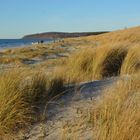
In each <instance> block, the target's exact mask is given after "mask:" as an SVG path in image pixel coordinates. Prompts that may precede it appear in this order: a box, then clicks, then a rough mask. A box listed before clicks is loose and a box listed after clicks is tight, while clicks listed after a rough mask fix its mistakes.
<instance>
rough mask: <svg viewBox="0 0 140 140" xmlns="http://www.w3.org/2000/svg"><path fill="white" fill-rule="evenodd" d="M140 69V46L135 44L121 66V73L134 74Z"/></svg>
mask: <svg viewBox="0 0 140 140" xmlns="http://www.w3.org/2000/svg"><path fill="white" fill-rule="evenodd" d="M139 71H140V46H137V45H136V46H134V47H132V48H130V49H129V51H128V54H127V56H126V58H125V60H124V63H123V65H122V68H121V75H124V74H127V75H128V74H129V75H130V74H133V73H138V72H139Z"/></svg>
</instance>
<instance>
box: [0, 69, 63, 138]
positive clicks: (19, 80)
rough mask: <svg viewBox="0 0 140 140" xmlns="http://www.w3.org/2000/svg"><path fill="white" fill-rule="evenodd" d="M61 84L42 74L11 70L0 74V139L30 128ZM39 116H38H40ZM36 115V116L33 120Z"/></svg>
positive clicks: (59, 81) (58, 91) (60, 87)
mask: <svg viewBox="0 0 140 140" xmlns="http://www.w3.org/2000/svg"><path fill="white" fill-rule="evenodd" d="M62 87H63V81H62V80H60V79H57V78H55V77H53V78H51V79H50V78H49V77H47V76H46V75H45V74H44V73H43V72H33V71H29V70H26V69H25V70H20V69H19V70H11V71H7V72H5V73H2V74H1V75H0V138H1V137H2V136H4V135H6V134H12V133H17V132H18V130H19V129H22V128H24V127H25V126H30V125H31V124H32V123H33V122H35V121H37V120H38V119H39V117H40V115H41V113H43V106H45V104H46V103H47V101H49V99H51V98H52V97H53V96H55V95H56V94H59V93H60V90H61V91H62V89H63V88H62ZM39 114H40V115H39ZM36 116H37V117H36Z"/></svg>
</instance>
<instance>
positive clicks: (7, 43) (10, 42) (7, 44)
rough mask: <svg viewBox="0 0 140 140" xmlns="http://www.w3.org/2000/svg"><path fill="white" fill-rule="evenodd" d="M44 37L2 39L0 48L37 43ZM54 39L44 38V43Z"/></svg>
mask: <svg viewBox="0 0 140 140" xmlns="http://www.w3.org/2000/svg"><path fill="white" fill-rule="evenodd" d="M41 40H42V39H0V49H5V48H13V47H24V46H28V45H31V44H36V43H38V42H40V41H41ZM52 41H53V40H52V39H44V40H43V42H44V43H51V42H52Z"/></svg>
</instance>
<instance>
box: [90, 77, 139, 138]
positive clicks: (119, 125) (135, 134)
mask: <svg viewBox="0 0 140 140" xmlns="http://www.w3.org/2000/svg"><path fill="white" fill-rule="evenodd" d="M139 100H140V75H135V76H133V77H131V78H128V79H127V80H126V79H125V80H120V81H118V83H117V85H115V86H114V87H111V88H109V89H107V90H106V91H105V92H104V94H103V96H102V98H101V99H100V101H98V102H97V103H96V104H94V108H95V106H96V108H95V109H94V111H93V112H92V122H93V125H94V138H95V139H96V140H118V139H119V140H139V139H140V135H139V134H140V102H139Z"/></svg>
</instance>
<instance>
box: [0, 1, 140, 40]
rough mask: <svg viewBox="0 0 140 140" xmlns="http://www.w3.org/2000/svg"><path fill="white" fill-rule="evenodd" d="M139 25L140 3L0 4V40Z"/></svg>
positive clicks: (37, 2)
mask: <svg viewBox="0 0 140 140" xmlns="http://www.w3.org/2000/svg"><path fill="white" fill-rule="evenodd" d="M138 25H140V0H0V38H21V37H22V36H24V35H27V34H33V33H41V32H52V31H57V32H94V31H112V30H117V29H123V28H125V27H132V26H138Z"/></svg>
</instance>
